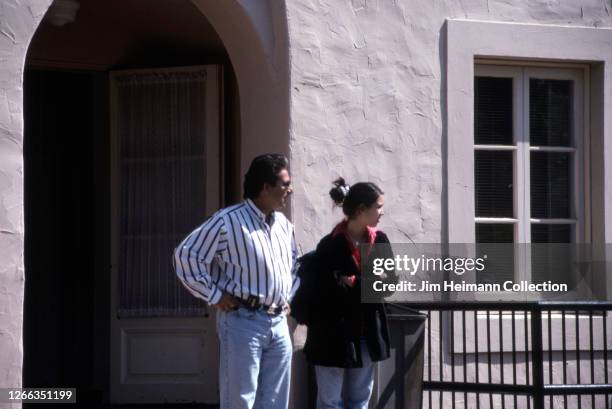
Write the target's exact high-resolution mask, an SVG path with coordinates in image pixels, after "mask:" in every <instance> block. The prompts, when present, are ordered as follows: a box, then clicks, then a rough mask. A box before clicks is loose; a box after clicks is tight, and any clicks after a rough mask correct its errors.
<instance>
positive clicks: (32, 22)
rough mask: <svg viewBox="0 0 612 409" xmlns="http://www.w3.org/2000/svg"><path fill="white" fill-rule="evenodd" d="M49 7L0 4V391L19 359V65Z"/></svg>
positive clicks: (16, 379)
mask: <svg viewBox="0 0 612 409" xmlns="http://www.w3.org/2000/svg"><path fill="white" fill-rule="evenodd" d="M50 2H51V1H50V0H29V1H21V0H5V1H2V2H0V386H2V387H8V386H19V385H20V384H21V362H22V357H23V353H22V352H23V351H22V321H23V289H24V269H23V234H24V231H23V160H22V146H23V145H22V142H23V100H22V99H23V98H22V91H23V84H22V82H23V65H24V61H25V56H26V51H27V47H28V44H29V42H30V40H31V38H32V36H33V35H34V31H35V30H36V27H37V25H38V23H39V22H40V20H41V19H42V16H43V15H44V13H45V11H46V9H47V7H48V5H49V3H50ZM1 405H2V404H0V406H1ZM13 407H14V406H13Z"/></svg>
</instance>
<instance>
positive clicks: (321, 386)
mask: <svg viewBox="0 0 612 409" xmlns="http://www.w3.org/2000/svg"><path fill="white" fill-rule="evenodd" d="M361 359H362V362H363V367H361V368H336V367H329V366H320V365H315V372H316V376H317V409H343V408H346V409H367V408H368V402H369V401H370V396H371V395H372V387H373V386H374V363H373V362H372V360H371V358H370V354H369V352H368V346H367V345H366V344H365V342H362V343H361ZM343 387H344V389H345V390H344V398H345V401H346V406H345V405H344V404H343V401H342V388H343Z"/></svg>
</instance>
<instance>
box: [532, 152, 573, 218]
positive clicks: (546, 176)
mask: <svg viewBox="0 0 612 409" xmlns="http://www.w3.org/2000/svg"><path fill="white" fill-rule="evenodd" d="M570 155H571V154H569V153H559V152H531V217H537V218H569V217H571V214H570V210H571V209H570V201H571V199H570V161H571V158H570Z"/></svg>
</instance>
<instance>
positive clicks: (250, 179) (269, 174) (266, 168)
mask: <svg viewBox="0 0 612 409" xmlns="http://www.w3.org/2000/svg"><path fill="white" fill-rule="evenodd" d="M288 166H289V161H288V160H287V158H286V157H285V156H284V155H280V154H277V153H267V154H265V155H260V156H258V157H256V158H255V159H253V161H252V162H251V166H249V170H248V171H247V173H246V174H245V175H244V182H243V184H242V187H243V189H244V198H245V199H255V198H256V197H257V196H259V192H261V190H262V189H263V186H264V184H265V183H267V184H268V185H270V186H274V185H276V182H277V181H278V174H279V173H280V171H281V170H283V169H287V168H288Z"/></svg>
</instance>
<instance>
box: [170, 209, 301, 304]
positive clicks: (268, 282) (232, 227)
mask: <svg viewBox="0 0 612 409" xmlns="http://www.w3.org/2000/svg"><path fill="white" fill-rule="evenodd" d="M270 219H271V220H270V222H269V224H268V223H266V216H265V215H264V214H263V213H262V212H261V210H259V209H258V208H257V206H255V204H254V203H253V202H252V201H251V200H250V199H247V200H246V201H245V202H243V203H241V204H237V205H234V206H230V207H227V208H225V209H221V210H219V211H218V212H216V213H215V214H214V215H213V216H212V217H211V218H210V219H208V220H206V221H205V222H204V224H202V225H201V226H200V227H198V228H197V229H195V230H194V231H193V232H191V234H189V236H187V238H185V240H183V242H182V243H181V244H180V245H179V246H178V247H177V249H176V251H175V254H174V262H175V268H176V274H177V275H178V277H179V279H180V280H181V282H182V283H183V285H184V286H185V287H186V288H187V289H188V290H189V291H190V292H191V293H192V294H193V295H195V296H196V297H199V298H202V299H203V300H205V301H207V302H208V303H209V304H216V303H218V302H219V300H220V299H221V296H222V293H223V292H226V293H228V294H231V295H233V296H235V297H237V298H241V299H243V300H246V299H247V298H248V297H249V296H250V295H252V296H256V297H258V298H259V301H260V302H261V303H263V304H266V305H272V304H274V305H277V306H281V305H285V304H287V303H288V302H289V301H290V299H291V297H293V294H294V293H295V290H296V289H297V286H298V285H299V279H298V278H297V276H296V275H295V271H294V266H295V260H296V257H297V248H296V245H295V236H294V231H293V224H291V222H289V220H287V218H286V217H285V216H284V215H283V214H282V213H280V212H272V214H271V218H270Z"/></svg>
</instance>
